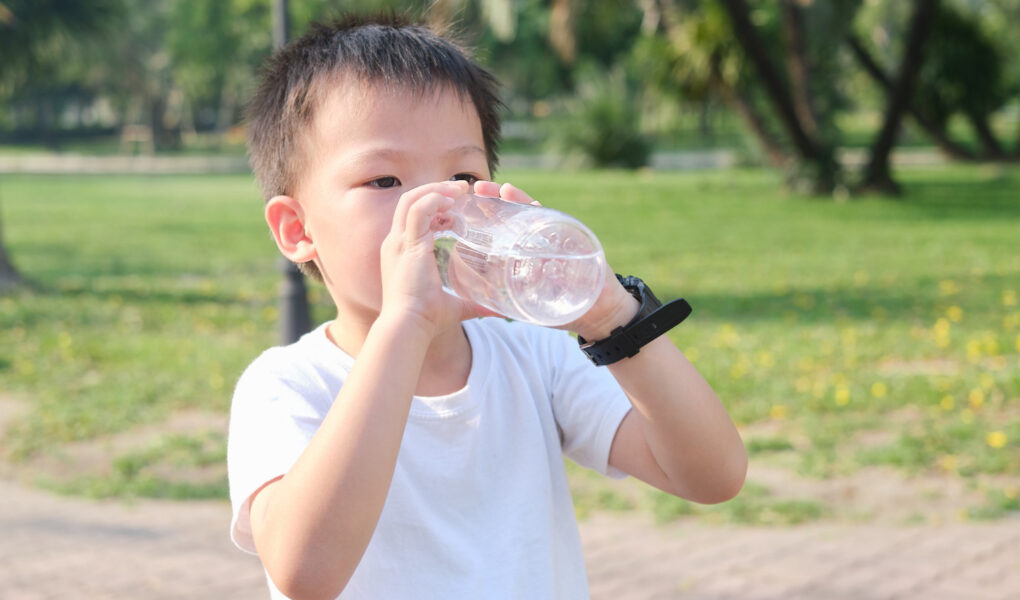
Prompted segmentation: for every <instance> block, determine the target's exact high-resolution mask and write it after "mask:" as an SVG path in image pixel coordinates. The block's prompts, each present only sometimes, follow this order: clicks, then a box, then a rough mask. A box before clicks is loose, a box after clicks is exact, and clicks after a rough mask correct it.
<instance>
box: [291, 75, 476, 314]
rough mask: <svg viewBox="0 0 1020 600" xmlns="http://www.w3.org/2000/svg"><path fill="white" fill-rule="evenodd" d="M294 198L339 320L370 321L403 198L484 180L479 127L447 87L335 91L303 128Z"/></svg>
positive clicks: (345, 87)
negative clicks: (384, 249) (382, 255)
mask: <svg viewBox="0 0 1020 600" xmlns="http://www.w3.org/2000/svg"><path fill="white" fill-rule="evenodd" d="M309 142H310V143H309V144H308V145H307V146H306V150H305V152H306V154H305V156H306V157H308V160H307V162H306V166H305V169H304V171H303V173H302V175H301V176H300V177H299V181H298V185H297V188H296V189H295V193H294V198H295V200H296V201H297V202H298V204H299V205H300V210H301V211H302V212H303V213H304V214H303V221H304V227H305V230H306V231H307V236H308V237H309V238H310V239H311V245H312V246H313V247H314V253H315V261H316V263H317V265H318V267H319V270H320V271H321V272H322V275H323V279H324V280H325V282H326V287H327V288H328V289H329V292H330V295H331V296H332V297H333V300H334V302H335V303H336V305H337V309H338V310H339V312H340V314H341V315H345V316H349V317H354V318H359V317H360V318H365V319H374V318H375V316H376V315H377V314H378V312H379V308H380V305H381V302H382V290H381V283H380V270H379V249H380V246H381V244H382V241H383V238H385V237H386V234H387V233H388V232H389V230H390V226H391V224H392V219H393V213H394V209H395V208H396V205H397V201H398V199H399V198H400V196H401V194H403V193H404V192H407V191H408V190H411V189H412V188H415V187H418V186H420V185H423V184H426V183H432V182H437V181H445V180H449V179H467V180H469V181H474V180H477V179H489V178H490V177H491V175H490V173H489V168H488V163H487V160H486V158H487V157H486V152H485V146H484V141H483V138H482V126H481V121H480V120H479V117H478V113H477V111H476V110H475V108H474V105H473V104H471V102H470V100H468V101H466V102H465V101H462V100H461V97H460V96H459V95H458V94H457V93H456V92H455V91H453V90H452V89H449V88H445V87H443V88H440V89H438V90H437V91H436V92H434V93H426V94H415V93H411V92H409V91H407V90H399V89H398V90H387V89H386V88H385V87H383V86H375V85H365V84H348V85H343V86H338V87H337V90H336V91H335V92H332V93H331V94H330V95H329V96H328V97H327V98H326V100H325V101H324V102H323V104H322V105H321V106H320V107H319V110H318V111H317V113H316V116H315V118H314V120H313V123H312V125H311V127H310V130H309Z"/></svg>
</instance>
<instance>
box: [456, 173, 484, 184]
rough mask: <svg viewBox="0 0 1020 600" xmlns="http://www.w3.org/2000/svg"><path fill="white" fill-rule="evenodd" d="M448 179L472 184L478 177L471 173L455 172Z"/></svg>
mask: <svg viewBox="0 0 1020 600" xmlns="http://www.w3.org/2000/svg"><path fill="white" fill-rule="evenodd" d="M450 180H451V181H466V182H468V183H470V184H472V185H473V184H474V183H475V182H476V181H478V177H475V176H474V175H472V174H471V173H457V174H456V175H454V176H453V177H451V178H450Z"/></svg>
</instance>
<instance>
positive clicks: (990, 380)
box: [978, 373, 995, 390]
mask: <svg viewBox="0 0 1020 600" xmlns="http://www.w3.org/2000/svg"><path fill="white" fill-rule="evenodd" d="M978 383H979V384H980V385H981V388H982V389H985V390H990V389H992V388H993V387H995V378H994V377H992V376H991V375H989V374H988V373H982V374H981V375H978Z"/></svg>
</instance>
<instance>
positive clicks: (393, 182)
mask: <svg viewBox="0 0 1020 600" xmlns="http://www.w3.org/2000/svg"><path fill="white" fill-rule="evenodd" d="M368 185H370V186H372V187H377V188H380V189H389V188H392V187H397V186H398V185H400V180H399V179H397V178H396V177H391V176H386V177H379V178H378V179H373V180H372V181H369V182H368Z"/></svg>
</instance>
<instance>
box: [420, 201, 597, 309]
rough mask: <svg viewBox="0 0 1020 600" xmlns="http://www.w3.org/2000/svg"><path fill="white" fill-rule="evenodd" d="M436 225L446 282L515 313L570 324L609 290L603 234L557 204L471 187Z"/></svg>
mask: <svg viewBox="0 0 1020 600" xmlns="http://www.w3.org/2000/svg"><path fill="white" fill-rule="evenodd" d="M432 229H433V231H434V236H435V255H436V264H437V265H438V266H439V275H440V278H441V279H442V281H443V289H445V290H446V291H447V292H449V293H451V294H453V295H455V296H459V297H461V298H464V299H466V300H471V301H472V302H475V303H477V304H480V305H482V306H484V307H486V308H489V309H491V310H494V311H496V312H498V313H500V314H502V315H505V316H507V317H510V318H512V319H517V320H520V321H528V322H531V323H536V324H538V325H545V326H556V325H564V324H566V323H570V322H571V321H574V320H575V319H577V318H579V317H580V316H581V315H583V314H584V313H585V312H587V311H588V309H589V308H591V307H592V305H593V304H595V300H596V299H598V297H599V293H601V291H602V285H603V283H604V282H605V269H606V259H605V254H604V253H603V252H602V246H601V244H599V241H598V238H596V237H595V234H594V233H592V232H591V230H590V229H588V228H587V227H586V226H585V225H584V224H583V223H581V222H580V221H578V220H577V219H575V218H573V217H571V216H570V215H567V214H564V213H562V212H559V211H557V210H553V209H551V208H545V207H541V206H534V205H529V204H521V203H517V202H508V201H506V200H500V199H499V198H489V197H486V196H479V195H476V194H473V193H467V194H464V195H463V196H460V197H459V198H456V199H455V201H454V205H453V207H452V208H451V209H450V210H449V211H447V212H446V213H444V214H442V215H440V216H439V217H437V218H436V219H435V220H434V221H433V224H432Z"/></svg>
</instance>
